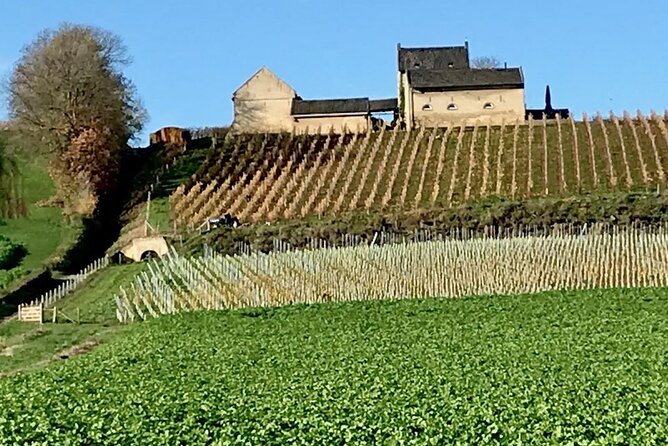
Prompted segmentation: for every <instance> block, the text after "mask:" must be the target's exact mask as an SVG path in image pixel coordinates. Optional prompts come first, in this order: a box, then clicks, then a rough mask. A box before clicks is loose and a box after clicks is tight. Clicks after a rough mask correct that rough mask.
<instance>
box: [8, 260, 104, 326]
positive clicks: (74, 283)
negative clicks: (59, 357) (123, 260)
mask: <svg viewBox="0 0 668 446" xmlns="http://www.w3.org/2000/svg"><path fill="white" fill-rule="evenodd" d="M108 265H109V257H108V256H104V257H101V258H99V259H97V260H95V261H94V262H92V263H91V264H90V265H88V266H87V267H85V268H84V269H82V270H81V271H79V272H78V273H77V274H75V275H74V276H71V277H70V278H68V279H67V280H65V281H64V282H63V283H61V284H60V285H59V286H58V287H56V288H54V289H52V290H51V291H48V292H46V293H44V294H42V295H41V296H40V297H38V298H37V299H34V300H33V301H31V302H30V303H28V304H21V305H19V309H18V310H19V320H22V321H26V322H37V321H36V320H30V321H28V320H26V319H25V318H24V317H22V315H24V314H33V313H35V312H37V310H36V308H37V307H39V308H40V315H41V314H42V310H43V308H45V307H49V306H51V305H53V304H54V303H55V302H57V301H59V300H60V299H62V298H63V297H65V296H66V295H68V294H69V293H70V292H72V291H74V290H75V289H76V288H77V287H78V286H79V285H80V284H81V283H82V282H83V281H84V280H86V279H87V278H89V277H90V276H91V275H92V274H94V273H96V272H97V271H99V270H101V269H103V268H105V267H107V266H108ZM39 322H42V317H41V316H40V320H39Z"/></svg>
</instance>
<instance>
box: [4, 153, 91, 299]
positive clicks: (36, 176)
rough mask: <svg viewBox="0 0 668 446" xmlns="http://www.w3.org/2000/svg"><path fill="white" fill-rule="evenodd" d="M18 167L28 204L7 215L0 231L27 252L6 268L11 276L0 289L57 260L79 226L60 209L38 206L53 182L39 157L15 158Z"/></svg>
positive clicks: (11, 286) (48, 195)
mask: <svg viewBox="0 0 668 446" xmlns="http://www.w3.org/2000/svg"><path fill="white" fill-rule="evenodd" d="M19 168H20V172H21V175H22V178H23V196H24V199H25V202H26V203H27V205H28V206H27V207H28V215H27V216H26V217H23V218H17V219H9V220H6V221H5V224H4V225H2V226H0V234H2V235H4V236H6V237H8V238H9V239H10V240H12V241H14V242H16V243H20V244H21V245H23V246H24V247H25V248H26V249H27V251H28V253H27V255H26V257H25V258H24V259H23V261H22V262H21V264H20V265H19V266H18V267H17V268H16V270H15V271H11V270H10V271H9V272H8V273H9V274H12V276H13V277H14V280H12V281H11V282H8V283H5V284H4V287H2V284H0V296H2V295H3V290H4V291H6V290H8V289H10V288H15V287H16V286H17V285H18V284H19V283H22V282H24V281H25V280H27V278H29V277H35V276H37V275H39V274H40V273H41V272H42V271H43V270H44V268H45V267H46V266H47V265H48V264H54V263H57V261H58V260H59V258H60V257H61V256H62V255H63V254H64V253H65V251H66V250H67V249H68V248H69V247H70V246H72V245H73V244H74V243H75V241H76V237H77V235H78V234H79V232H80V230H81V227H80V224H79V223H78V222H73V223H68V222H66V221H65V220H64V218H63V215H62V212H61V209H60V208H57V207H53V206H42V205H41V204H40V202H42V201H44V200H47V199H48V198H50V197H51V196H52V195H53V192H54V185H53V182H52V181H51V178H50V177H49V174H48V172H47V170H46V166H45V165H44V163H43V162H42V161H41V160H37V159H34V160H27V159H25V158H19Z"/></svg>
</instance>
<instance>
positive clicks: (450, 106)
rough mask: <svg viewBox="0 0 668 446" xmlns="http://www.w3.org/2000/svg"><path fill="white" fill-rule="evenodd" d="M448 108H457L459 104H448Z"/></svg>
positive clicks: (451, 109)
mask: <svg viewBox="0 0 668 446" xmlns="http://www.w3.org/2000/svg"><path fill="white" fill-rule="evenodd" d="M448 110H450V111H453V110H457V104H455V103H454V102H453V103H452V104H450V105H448Z"/></svg>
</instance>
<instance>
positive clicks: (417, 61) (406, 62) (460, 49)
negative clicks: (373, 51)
mask: <svg viewBox="0 0 668 446" xmlns="http://www.w3.org/2000/svg"><path fill="white" fill-rule="evenodd" d="M397 56H398V59H399V61H398V62H399V71H401V72H406V71H409V70H445V69H453V68H454V69H463V68H469V50H468V48H467V47H465V46H446V47H430V48H401V47H398V55H397Z"/></svg>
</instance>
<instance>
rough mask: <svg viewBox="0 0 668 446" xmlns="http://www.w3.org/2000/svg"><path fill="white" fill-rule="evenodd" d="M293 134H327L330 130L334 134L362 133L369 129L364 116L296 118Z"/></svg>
mask: <svg viewBox="0 0 668 446" xmlns="http://www.w3.org/2000/svg"><path fill="white" fill-rule="evenodd" d="M292 124H293V129H292V131H294V132H295V133H310V134H316V133H328V132H329V131H330V129H331V131H333V132H334V133H338V134H341V133H344V130H345V131H347V132H348V133H351V132H352V133H364V132H366V131H367V129H368V127H369V121H368V119H367V118H366V116H314V117H296V118H294V119H293V122H292Z"/></svg>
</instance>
